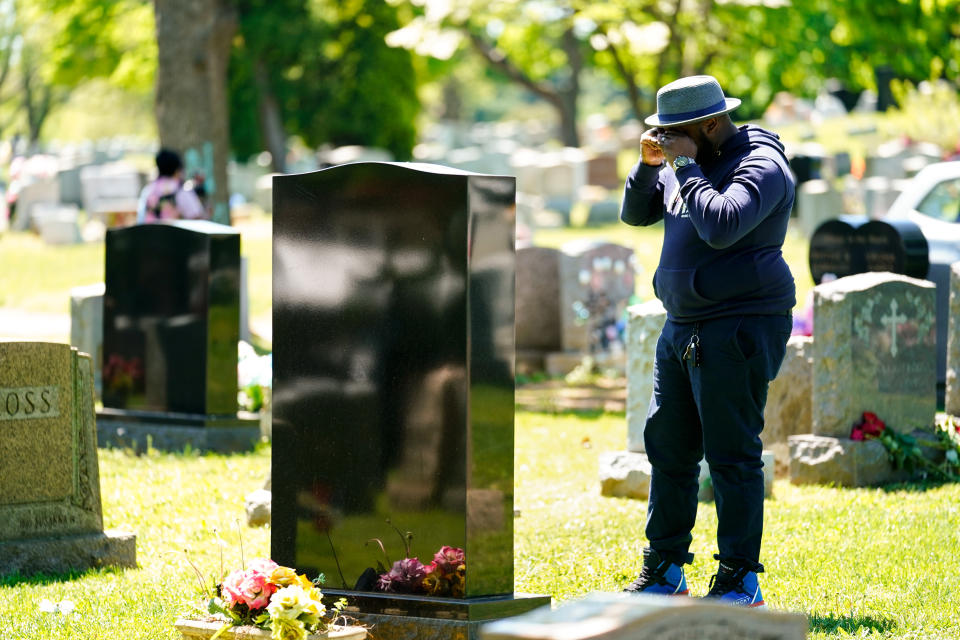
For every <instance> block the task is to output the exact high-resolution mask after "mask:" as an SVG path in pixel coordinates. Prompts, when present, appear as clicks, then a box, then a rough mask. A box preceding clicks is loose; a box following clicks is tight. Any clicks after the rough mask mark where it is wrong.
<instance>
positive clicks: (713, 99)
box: [644, 76, 740, 127]
mask: <svg viewBox="0 0 960 640" xmlns="http://www.w3.org/2000/svg"><path fill="white" fill-rule="evenodd" d="M739 106H740V100H738V99H737V98H727V97H725V96H724V95H723V89H721V88H720V83H719V82H717V79H716V78H714V77H713V76H688V77H686V78H680V79H679V80H674V81H673V82H671V83H670V84H666V85H664V86H663V87H661V88H660V91H657V112H656V113H655V114H653V115H652V116H650V117H649V118H647V119H646V120H644V122H646V123H647V124H648V125H650V126H653V127H676V126H678V125H681V124H690V123H691V122H699V121H700V120H706V119H707V118H712V117H714V116H718V115H720V114H722V113H727V112H728V111H733V110H734V109H736V108H737V107H739Z"/></svg>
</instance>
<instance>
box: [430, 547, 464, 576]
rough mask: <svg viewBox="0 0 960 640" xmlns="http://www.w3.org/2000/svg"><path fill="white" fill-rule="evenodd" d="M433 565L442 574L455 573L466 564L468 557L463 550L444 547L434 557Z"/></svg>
mask: <svg viewBox="0 0 960 640" xmlns="http://www.w3.org/2000/svg"><path fill="white" fill-rule="evenodd" d="M433 563H434V565H436V567H437V569H439V570H440V571H441V573H455V572H456V570H457V567H459V566H460V565H462V564H466V556H465V554H464V553H463V549H458V548H457V547H448V546H446V545H444V546H442V547H440V551H437V552H436V553H435V554H434V555H433Z"/></svg>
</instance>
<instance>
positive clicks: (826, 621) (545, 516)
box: [0, 412, 960, 640]
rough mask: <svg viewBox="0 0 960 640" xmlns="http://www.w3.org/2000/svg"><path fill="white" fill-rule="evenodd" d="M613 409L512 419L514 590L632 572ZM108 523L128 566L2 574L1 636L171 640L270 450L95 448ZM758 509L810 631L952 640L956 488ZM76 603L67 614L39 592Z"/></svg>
mask: <svg viewBox="0 0 960 640" xmlns="http://www.w3.org/2000/svg"><path fill="white" fill-rule="evenodd" d="M625 440H626V427H625V422H624V417H623V415H622V414H580V415H574V414H559V415H554V414H543V413H528V412H520V413H518V414H517V423H516V456H515V459H516V474H515V486H516V497H515V507H516V508H517V509H519V511H520V515H519V517H518V518H517V519H516V521H515V523H516V524H515V549H514V565H515V569H514V570H515V576H516V579H515V588H516V590H517V591H520V592H527V593H543V594H549V595H551V596H553V597H554V599H555V601H556V602H562V601H564V600H568V599H571V598H575V597H578V596H580V595H583V594H586V593H588V592H592V591H617V590H619V589H620V588H621V587H622V586H623V585H624V584H625V583H627V582H629V581H630V580H632V579H633V578H634V577H635V575H636V574H637V573H638V572H639V569H640V550H641V548H642V547H643V545H644V539H643V523H644V512H645V503H644V502H639V501H634V500H627V499H621V498H604V497H601V496H600V494H599V481H598V476H597V456H598V454H599V453H601V452H604V451H613V450H621V449H623V447H624V443H625ZM100 466H101V487H102V492H103V507H104V520H105V525H106V527H107V528H120V529H126V530H128V531H133V532H135V533H136V534H137V557H138V562H139V565H140V567H139V568H138V569H135V570H125V571H121V570H101V571H89V572H86V573H81V574H76V575H70V576H44V577H39V578H32V579H27V580H16V579H6V580H2V581H0V632H2V633H0V637H3V638H4V639H15V640H21V639H28V638H29V639H30V640H34V639H47V638H52V639H63V640H67V639H70V640H85V639H94V638H96V639H101V638H111V639H112V638H143V639H146V638H150V639H154V638H157V639H161V638H162V639H167V640H174V639H176V638H177V634H176V633H175V632H174V630H173V628H172V623H173V621H174V619H175V618H176V617H177V616H178V615H179V614H181V613H184V612H187V611H189V610H190V608H191V606H192V603H193V602H194V600H195V598H194V596H195V587H194V585H195V583H196V579H195V577H194V576H193V572H192V570H191V569H190V567H189V566H188V564H187V563H186V561H185V559H184V558H185V556H184V551H185V550H186V551H187V552H188V553H189V554H190V557H191V558H192V559H193V562H194V563H195V564H196V565H197V566H199V567H200V568H201V569H202V570H203V572H204V573H205V574H207V575H212V574H214V573H216V572H217V571H218V568H219V567H220V563H221V560H220V556H221V552H222V554H223V566H224V568H225V569H226V570H232V569H233V568H236V567H237V566H238V565H239V563H240V539H239V535H238V528H237V527H238V521H240V520H242V519H243V496H244V495H245V494H246V493H249V492H250V491H253V490H254V489H257V488H259V487H260V486H261V485H262V483H263V481H264V479H265V478H266V475H267V473H268V472H269V466H270V450H269V447H264V448H262V449H260V450H258V451H256V452H253V453H249V454H243V455H232V456H220V455H209V456H197V455H182V454H181V455H174V454H162V453H156V452H153V453H150V454H147V455H143V456H134V455H132V454H129V453H124V452H120V451H112V450H111V451H106V450H101V452H100ZM774 494H775V497H774V498H773V499H770V500H767V502H766V530H765V537H764V550H763V555H762V558H761V560H762V561H763V562H764V564H765V565H766V567H767V573H766V574H764V575H762V576H761V580H762V585H763V590H764V595H765V597H766V599H767V601H768V603H770V605H771V606H772V607H773V608H776V609H787V610H792V611H802V612H804V613H806V614H807V615H808V616H809V619H810V636H809V637H810V638H813V639H817V638H850V637H856V638H871V639H880V638H883V639H889V638H902V639H911V640H913V639H919V638H944V639H946V638H951V639H953V638H958V637H960V612H958V610H957V606H956V605H957V602H958V601H960V531H958V524H960V485H929V486H896V487H886V488H880V489H835V488H825V487H794V486H791V485H790V484H788V483H786V482H785V481H777V483H776V484H775V489H774ZM715 528H716V517H715V514H714V511H713V504H712V503H701V509H700V514H699V517H698V521H697V526H696V530H695V532H694V546H693V551H694V552H695V553H696V561H695V563H694V564H693V566H692V567H691V568H690V570H689V573H688V579H689V582H690V586H691V590H692V593H693V594H695V595H702V594H703V593H704V592H705V591H706V589H707V583H708V582H709V579H710V575H711V573H712V572H713V570H714V566H715V563H714V561H713V560H712V559H711V556H712V554H713V553H714V552H715V547H714V541H713V532H714V530H715ZM242 543H243V549H244V553H245V557H246V558H247V559H250V558H253V557H256V556H262V555H266V554H268V553H269V530H268V529H247V528H246V527H245V526H244V527H243V528H242ZM43 598H48V599H50V600H53V601H61V600H64V599H70V600H72V601H74V602H75V603H76V607H77V609H76V612H75V613H74V614H72V615H70V616H68V617H65V618H64V617H62V616H59V615H58V614H47V613H43V612H41V611H40V610H39V609H38V605H39V602H40V600H41V599H43Z"/></svg>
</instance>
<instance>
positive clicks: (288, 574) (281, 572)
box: [270, 567, 299, 587]
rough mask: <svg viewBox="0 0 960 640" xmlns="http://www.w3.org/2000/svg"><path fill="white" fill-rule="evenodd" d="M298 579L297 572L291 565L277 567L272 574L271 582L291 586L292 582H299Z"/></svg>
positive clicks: (279, 585) (280, 585)
mask: <svg viewBox="0 0 960 640" xmlns="http://www.w3.org/2000/svg"><path fill="white" fill-rule="evenodd" d="M298 581H299V578H298V576H297V572H296V571H294V570H293V569H291V568H290V567H277V568H276V569H274V570H273V573H271V574H270V582H272V583H273V584H275V585H277V586H278V587H289V586H290V585H292V584H297V582H298Z"/></svg>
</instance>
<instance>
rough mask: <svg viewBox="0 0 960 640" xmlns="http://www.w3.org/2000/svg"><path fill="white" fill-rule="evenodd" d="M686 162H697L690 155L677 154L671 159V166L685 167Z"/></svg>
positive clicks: (675, 167)
mask: <svg viewBox="0 0 960 640" xmlns="http://www.w3.org/2000/svg"><path fill="white" fill-rule="evenodd" d="M688 164H697V161H696V160H694V159H693V158H691V157H690V156H677V157H676V158H674V160H673V168H674V169H679V168H680V167H685V166H687V165H688Z"/></svg>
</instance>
